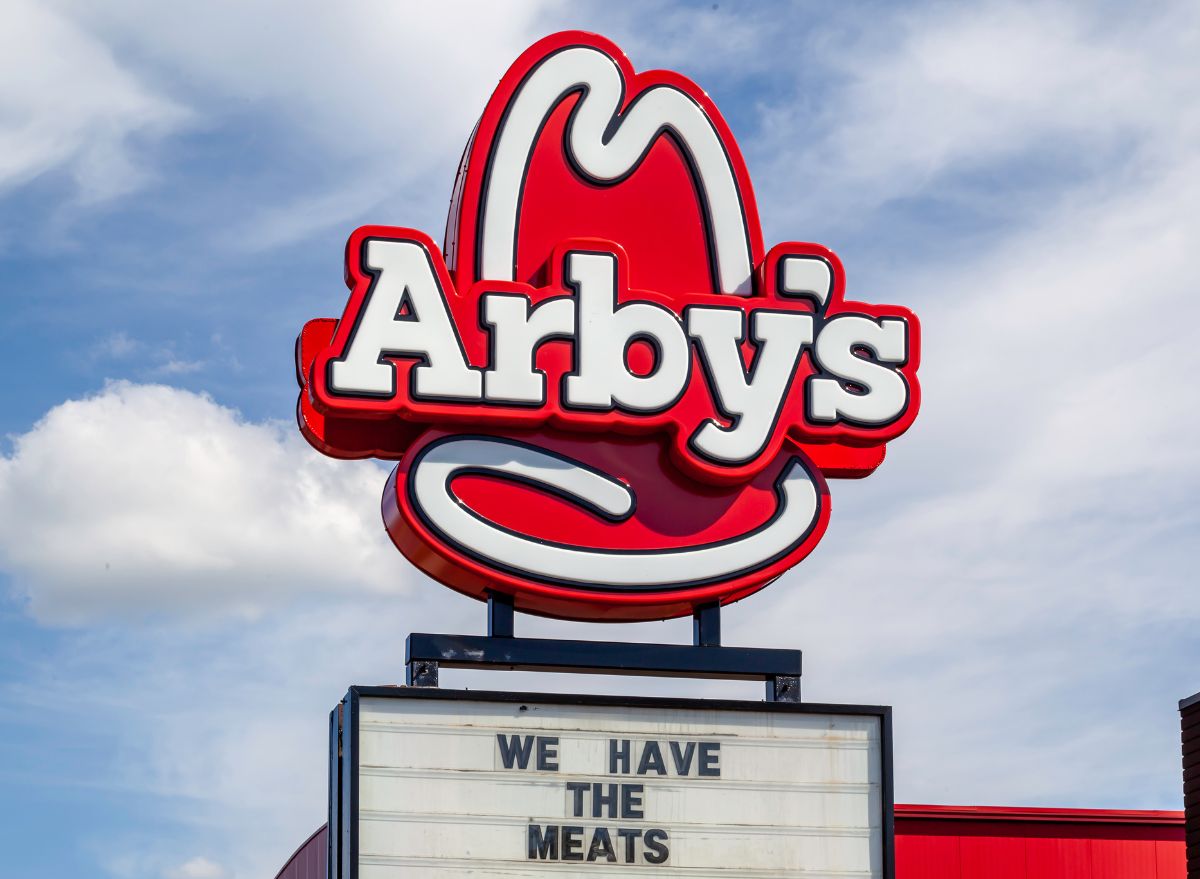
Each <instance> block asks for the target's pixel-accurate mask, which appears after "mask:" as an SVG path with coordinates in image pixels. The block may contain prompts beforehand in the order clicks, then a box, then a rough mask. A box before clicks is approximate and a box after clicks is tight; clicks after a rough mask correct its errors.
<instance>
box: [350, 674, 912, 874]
mask: <svg viewBox="0 0 1200 879" xmlns="http://www.w3.org/2000/svg"><path fill="white" fill-rule="evenodd" d="M363 697H366V698H371V699H437V700H457V701H470V702H516V703H522V704H536V705H547V704H552V705H597V706H607V707H615V708H662V709H676V708H690V709H693V710H703V711H766V712H772V711H774V712H781V713H786V714H837V715H850V716H865V717H877V718H879V738H880V742H879V747H880V767H879V768H880V797H879V799H880V808H881V810H882V813H883V814H882V816H881V819H882V820H881V822H880V823H881V826H882V828H883V841H882V849H883V850H882V859H883V879H895V876H896V824H895V794H894V787H893V768H892V709H891V708H890V707H888V706H883V705H831V704H824V703H819V702H804V703H799V702H751V701H749V700H734V699H679V698H661V697H652V696H599V695H573V694H571V695H567V694H555V693H514V692H492V691H487V690H440V689H436V688H433V687H428V688H422V687H364V686H354V687H351V688H350V689H349V691H348V692H347V693H346V696H345V698H344V699H343V700H342V702H341V703H340V704H339V705H338V707H337V708H335V709H334V710H333V712H332V714H331V715H330V768H331V769H332V768H333V767H334V766H336V767H337V777H336V778H334V777H332V776H331V777H330V784H331V788H330V796H329V805H330V815H329V874H328V875H329V879H358V770H359V766H358V750H359V749H358V729H359V724H358V715H359V700H360V699H361V698H363ZM335 727H336V728H335ZM335 781H336V783H337V788H336V792H335V790H334V788H333V787H332V785H333V783H334V782H335Z"/></svg>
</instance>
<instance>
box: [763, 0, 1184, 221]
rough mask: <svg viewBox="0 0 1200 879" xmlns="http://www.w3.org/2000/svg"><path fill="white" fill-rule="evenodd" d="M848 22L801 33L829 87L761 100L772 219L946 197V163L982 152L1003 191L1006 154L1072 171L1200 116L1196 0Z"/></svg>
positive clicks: (1159, 155)
mask: <svg viewBox="0 0 1200 879" xmlns="http://www.w3.org/2000/svg"><path fill="white" fill-rule="evenodd" d="M855 24H856V25H857V27H854V28H850V27H846V28H845V29H844V30H843V31H842V32H840V33H838V34H837V37H836V38H831V37H830V34H829V33H828V32H824V31H820V30H818V31H815V32H814V33H813V34H809V35H807V37H808V39H807V41H806V42H805V43H804V45H803V54H804V55H805V56H806V57H807V58H808V59H809V61H810V63H815V64H817V65H818V66H820V67H822V68H824V69H825V71H826V72H827V75H828V76H830V77H831V78H832V81H833V83H834V84H835V87H834V88H833V89H830V90H828V91H827V92H825V93H824V94H822V95H821V97H822V98H824V100H814V98H815V97H816V96H807V95H800V94H788V95H786V97H785V98H784V99H782V100H777V101H775V100H773V101H770V102H768V103H766V104H765V105H764V108H763V111H762V121H763V125H764V131H763V136H762V137H761V138H760V139H759V140H758V142H757V143H756V144H755V149H754V152H755V154H756V155H759V156H762V161H761V162H759V163H758V164H759V167H760V168H762V169H765V172H764V178H763V179H767V180H770V182H771V187H770V189H766V190H764V195H765V196H766V199H765V201H766V203H767V207H768V210H769V211H770V212H771V214H772V217H773V219H777V220H786V221H787V222H788V223H789V224H793V223H799V224H801V225H803V224H811V223H812V222H813V221H821V222H825V221H827V220H828V219H829V215H830V214H832V215H833V219H835V220H836V221H838V222H839V223H844V224H851V223H854V224H861V218H862V216H863V215H864V213H869V211H871V210H872V209H873V208H875V207H877V206H878V205H881V204H883V203H885V202H887V201H889V200H891V199H896V198H903V197H910V196H914V195H919V194H927V193H929V194H937V195H939V196H941V197H945V196H946V195H947V193H946V192H945V191H944V188H945V176H946V175H947V174H950V173H954V172H979V171H981V170H984V169H989V168H990V169H994V170H993V171H992V174H993V175H995V174H999V175H1000V177H999V179H998V180H997V184H998V185H997V186H994V187H985V189H990V190H991V191H992V192H993V193H994V194H995V195H996V196H998V197H997V198H996V200H997V201H1001V200H1002V199H1004V198H1008V199H1011V198H1013V197H1014V196H1015V195H1016V193H1015V192H1014V191H1013V190H1014V189H1015V187H1016V185H1017V184H1018V181H1017V179H1016V178H1018V177H1019V175H1020V173H1021V169H1020V168H1019V167H1016V166H1012V165H1008V166H1006V165H1005V164H1004V163H1006V162H1012V161H1014V160H1017V159H1027V160H1028V159H1038V158H1039V157H1040V158H1042V159H1043V160H1044V159H1045V158H1046V157H1052V158H1053V160H1054V161H1056V162H1057V163H1058V169H1057V170H1056V171H1055V172H1054V176H1058V177H1060V178H1066V179H1067V180H1069V179H1070V178H1071V177H1073V176H1074V175H1078V174H1086V175H1089V176H1090V175H1092V174H1095V173H1097V172H1099V171H1102V170H1104V169H1107V168H1109V167H1111V164H1112V162H1113V161H1114V159H1117V160H1119V159H1122V158H1136V159H1138V160H1139V161H1140V162H1144V163H1146V164H1155V163H1160V162H1163V161H1171V160H1172V159H1173V158H1175V157H1176V156H1177V155H1178V154H1179V153H1181V152H1186V151H1188V150H1189V147H1188V145H1189V144H1191V143H1194V141H1195V137H1196V134H1197V131H1198V129H1200V114H1198V113H1197V112H1196V110H1195V104H1194V101H1192V100H1190V97H1189V96H1190V95H1193V94H1194V93H1195V91H1196V88H1197V86H1198V85H1200V72H1198V71H1197V69H1196V65H1195V64H1194V63H1193V62H1192V59H1194V58H1195V57H1196V56H1197V54H1200V15H1198V14H1197V9H1196V6H1195V5H1194V4H1190V3H1186V2H1174V3H1162V4H1157V5H1155V6H1153V7H1149V8H1147V7H1136V8H1135V7H1128V8H1121V7H1114V6H1112V5H1092V6H1088V5H1086V4H1082V5H1079V4H1077V5H1071V4H1027V3H1021V2H1010V0H999V2H989V3H986V4H975V5H971V6H961V5H954V4H944V3H933V4H923V5H919V6H916V7H896V8H894V9H891V10H888V11H887V12H886V13H885V14H884V17H883V18H882V19H881V20H880V21H879V22H877V23H876V26H875V27H863V26H862V22H861V21H856V22H855ZM784 33H788V31H787V30H786V29H784ZM809 69H810V68H809V67H808V66H803V67H801V70H803V71H807V70H809ZM803 82H804V83H805V85H806V86H807V87H809V88H811V86H812V83H811V82H809V81H803ZM1129 154H1132V155H1129ZM1005 180H1012V181H1013V182H1012V184H1010V185H1009V186H1005V185H1004V181H1005ZM1046 185H1048V186H1050V187H1051V188H1053V186H1054V181H1053V179H1051V180H1050V181H1047V183H1046ZM935 187H941V189H942V190H943V191H939V190H938V189H937V188H935ZM1044 189H1045V187H1044V186H1043V187H1039V190H1038V195H1037V196H1035V197H1038V198H1044V194H1045V193H1044Z"/></svg>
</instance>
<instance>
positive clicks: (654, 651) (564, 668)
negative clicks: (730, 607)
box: [404, 593, 802, 702]
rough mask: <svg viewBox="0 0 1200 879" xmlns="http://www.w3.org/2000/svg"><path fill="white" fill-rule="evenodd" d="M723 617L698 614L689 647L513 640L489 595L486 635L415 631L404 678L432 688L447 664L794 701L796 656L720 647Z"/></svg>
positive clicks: (708, 611)
mask: <svg viewBox="0 0 1200 879" xmlns="http://www.w3.org/2000/svg"><path fill="white" fill-rule="evenodd" d="M720 613H721V609H720V607H719V606H718V605H715V604H714V605H709V606H706V607H703V608H700V609H698V610H697V611H696V613H695V615H694V617H693V640H694V644H692V645H687V644H639V643H632V644H631V643H627V642H620V641H617V642H613V641H566V640H559V639H552V638H517V637H514V635H513V616H514V614H513V604H512V599H511V597H508V596H503V595H500V594H498V593H490V594H489V596H488V634H487V635H432V634H427V633H423V632H414V633H413V634H411V635H409V636H408V640H407V641H406V642H405V651H404V652H405V656H404V661H405V664H406V665H407V674H406V676H405V677H406V680H407V682H408V685H409V686H410V687H436V686H438V670H439V668H441V667H443V666H444V667H446V668H486V669H495V670H509V671H543V672H574V673H577V674H623V675H640V676H651V677H687V678H708V679H715V680H742V681H765V682H766V698H767V701H770V702H799V701H800V673H801V659H802V653H801V651H799V650H786V649H777V648H763V647H722V646H720V643H721V617H720Z"/></svg>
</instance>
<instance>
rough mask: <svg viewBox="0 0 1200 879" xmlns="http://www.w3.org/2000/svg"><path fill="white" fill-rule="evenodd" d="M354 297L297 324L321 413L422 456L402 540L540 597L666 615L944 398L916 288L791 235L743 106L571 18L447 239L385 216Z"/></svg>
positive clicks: (455, 584) (447, 569) (458, 585)
mask: <svg viewBox="0 0 1200 879" xmlns="http://www.w3.org/2000/svg"><path fill="white" fill-rule="evenodd" d="M346 279H347V283H348V284H349V286H350V290H351V293H350V301H349V302H348V303H347V305H346V308H345V311H344V312H343V314H342V317H341V319H339V320H334V319H323V320H314V321H310V322H309V323H308V324H307V325H306V326H305V327H304V331H303V332H302V334H301V336H300V340H299V343H298V347H297V362H298V367H299V376H300V383H301V386H302V391H301V394H300V404H299V421H300V428H301V430H302V431H303V433H304V435H305V436H306V437H307V438H308V440H309V441H310V442H311V443H312V444H313V445H314V446H316V447H317V448H318V449H320V450H321V451H323V452H325V453H326V454H328V455H333V456H335V457H340V458H361V457H379V458H389V459H396V460H398V463H397V466H396V469H395V471H394V472H393V474H392V476H391V478H390V479H389V481H388V484H387V488H386V490H385V492H384V498H383V517H384V521H385V523H386V525H387V529H388V531H389V533H390V534H391V536H392V539H393V541H394V542H395V543H396V545H397V546H398V547H399V548H400V550H401V552H403V553H404V554H405V555H406V556H407V557H408V558H409V559H410V560H411V561H412V562H413V563H414V564H416V565H417V566H418V567H420V568H421V569H422V570H424V571H426V572H427V573H429V574H430V575H431V576H433V577H435V578H436V579H438V580H440V581H441V582H443V583H445V584H446V585H448V586H450V587H452V588H454V589H457V590H459V591H461V592H464V593H467V594H469V595H473V596H476V597H483V596H484V594H485V593H486V591H487V590H499V591H502V592H506V593H509V594H511V595H512V596H513V597H514V601H515V604H516V607H517V608H518V609H520V610H524V611H528V612H531V613H541V614H547V615H551V616H559V617H567V618H573V619H600V620H612V621H617V620H641V619H653V618H659V617H669V616H679V615H683V614H687V613H691V612H692V610H693V609H694V608H696V607H697V606H700V605H703V604H708V603H712V602H716V601H719V602H722V603H727V602H730V601H735V600H737V599H739V598H743V597H745V596H747V595H749V594H751V593H753V592H755V591H757V590H759V589H761V588H762V587H763V586H765V585H766V584H767V583H769V582H771V581H772V580H773V579H775V578H776V577H778V576H779V575H780V574H782V573H783V572H784V571H786V570H787V569H788V568H790V567H791V566H792V565H794V564H796V562H798V561H800V560H801V559H802V558H804V557H805V556H806V555H807V554H808V553H809V552H811V551H812V549H813V547H814V546H815V545H816V544H817V542H818V541H819V540H820V539H821V536H822V534H823V533H824V531H825V526H826V524H827V522H828V520H829V491H828V488H827V486H826V483H825V477H827V476H828V477H860V476H865V475H867V474H869V473H870V472H871V471H872V470H874V469H875V468H876V467H877V466H879V464H880V463H881V462H882V460H883V454H884V444H885V443H886V442H887V441H888V440H891V439H893V438H895V437H897V436H899V435H900V434H901V433H903V432H904V431H905V430H906V429H907V428H908V426H909V425H910V424H911V423H912V421H913V418H914V417H915V416H916V413H917V406H918V401H919V390H918V386H917V378H916V371H917V364H918V359H919V348H920V346H919V329H918V325H917V320H916V318H915V317H914V316H913V314H912V313H911V312H909V311H908V310H907V309H904V308H900V307H897V306H881V305H866V304H863V303H860V302H851V301H847V300H846V298H845V280H844V276H843V272H842V266H841V263H840V262H839V261H838V259H837V257H836V256H834V254H833V253H832V252H831V251H829V250H827V249H825V248H824V247H820V246H818V245H815V244H799V243H791V242H789V243H785V244H779V245H776V246H775V247H774V248H772V249H771V250H770V251H769V252H765V253H764V250H763V244H762V235H761V232H760V230H759V224H758V213H757V208H756V205H755V201H754V192H753V189H752V188H751V185H750V178H749V176H748V175H747V173H746V167H745V164H744V163H743V161H742V156H741V153H740V152H739V151H738V148H737V144H736V143H735V142H734V139H733V135H732V134H731V133H730V131H729V128H728V126H727V125H726V124H725V121H724V119H722V118H721V114H720V113H719V112H718V111H717V108H716V106H715V105H714V104H713V103H712V101H711V100H709V98H708V96H707V95H706V94H705V93H704V92H703V91H701V90H700V89H699V88H698V87H697V86H696V85H695V84H693V83H692V82H690V81H689V80H687V79H685V78H684V77H682V76H679V75H678V74H675V73H670V72H666V71H654V72H650V73H642V74H635V73H634V72H633V69H632V67H631V66H630V64H629V61H628V60H627V59H626V58H625V56H624V55H623V54H622V53H621V51H620V50H619V49H618V48H617V47H616V46H614V45H613V44H612V43H610V42H609V41H607V40H605V39H603V38H601V37H597V36H595V35H592V34H583V33H563V34H557V35H555V36H552V37H548V38H546V39H544V40H542V41H541V42H539V43H537V44H536V45H534V46H533V47H532V48H530V49H529V50H528V51H526V52H525V53H524V54H523V55H522V56H521V57H520V58H519V59H517V62H516V63H515V64H514V65H513V66H512V68H511V69H510V70H509V71H508V73H507V74H505V76H504V78H503V79H502V80H501V81H500V84H499V86H498V88H497V89H496V92H495V94H494V95H493V96H492V99H491V100H490V101H489V102H488V105H487V108H486V109H485V110H484V113H483V116H482V118H481V119H480V120H479V124H478V126H477V127H476V130H475V133H474V134H473V135H472V137H471V140H470V143H469V144H468V145H467V149H466V152H465V153H464V155H463V160H462V165H461V166H460V168H459V173H458V180H457V182H456V184H455V188H454V198H453V202H452V204H451V208H450V217H449V222H448V223H447V231H446V244H445V249H444V252H443V251H440V250H439V249H438V247H437V245H436V244H434V243H433V241H432V240H430V238H429V237H428V236H427V235H425V234H423V233H422V232H418V231H415V230H413V229H405V228H394V227H387V226H367V227H364V228H361V229H359V230H357V231H356V232H355V233H354V234H353V235H351V237H350V241H349V244H348V245H347V250H346Z"/></svg>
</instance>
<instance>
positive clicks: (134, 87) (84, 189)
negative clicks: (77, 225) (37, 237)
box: [0, 0, 188, 200]
mask: <svg viewBox="0 0 1200 879" xmlns="http://www.w3.org/2000/svg"><path fill="white" fill-rule="evenodd" d="M187 121H188V114H187V112H186V111H185V110H184V109H183V108H182V107H180V106H179V105H178V104H177V103H175V102H174V101H172V100H170V99H169V98H167V97H166V96H164V95H163V94H162V93H161V92H160V91H159V90H158V89H157V88H155V87H153V86H152V85H150V84H148V83H147V82H145V81H143V80H142V79H141V78H140V77H138V76H137V75H136V74H134V73H132V72H131V71H130V70H129V69H128V68H127V67H125V66H123V65H122V64H121V63H119V62H118V61H117V60H116V58H115V57H114V55H113V52H112V51H111V49H110V47H109V46H107V45H105V44H104V43H103V42H102V41H99V40H97V39H96V38H95V37H94V36H93V35H92V34H90V33H88V32H87V31H86V30H85V29H84V28H81V27H80V26H79V25H78V24H77V23H76V22H75V21H72V20H71V18H70V17H68V16H65V15H63V14H61V12H59V11H58V10H56V9H55V8H54V7H53V6H51V5H49V4H44V3H37V2H30V0H13V2H11V3H8V4H7V5H6V6H5V10H4V27H3V28H0V191H2V190H4V189H8V188H10V187H12V186H15V185H18V184H21V183H24V182H26V181H28V180H30V179H32V178H34V177H36V176H37V175H39V174H42V173H45V172H47V171H50V170H54V169H58V168H63V169H66V170H67V171H68V172H69V173H70V174H71V176H72V177H73V178H74V179H75V181H76V183H77V184H78V187H79V192H80V195H81V196H82V197H83V199H84V200H100V199H104V198H107V197H110V196H113V195H118V194H120V193H123V192H126V191H128V190H130V189H132V188H134V187H136V186H137V185H138V184H139V183H140V182H141V181H142V180H143V178H144V170H143V169H142V167H141V165H140V158H139V157H140V155H141V152H142V149H143V148H144V147H145V146H146V145H147V144H148V143H149V142H153V141H154V140H155V139H157V138H160V137H162V136H163V135H165V134H169V133H171V132H173V131H176V130H178V129H179V128H180V126H182V125H183V124H185V123H186V122H187Z"/></svg>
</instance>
